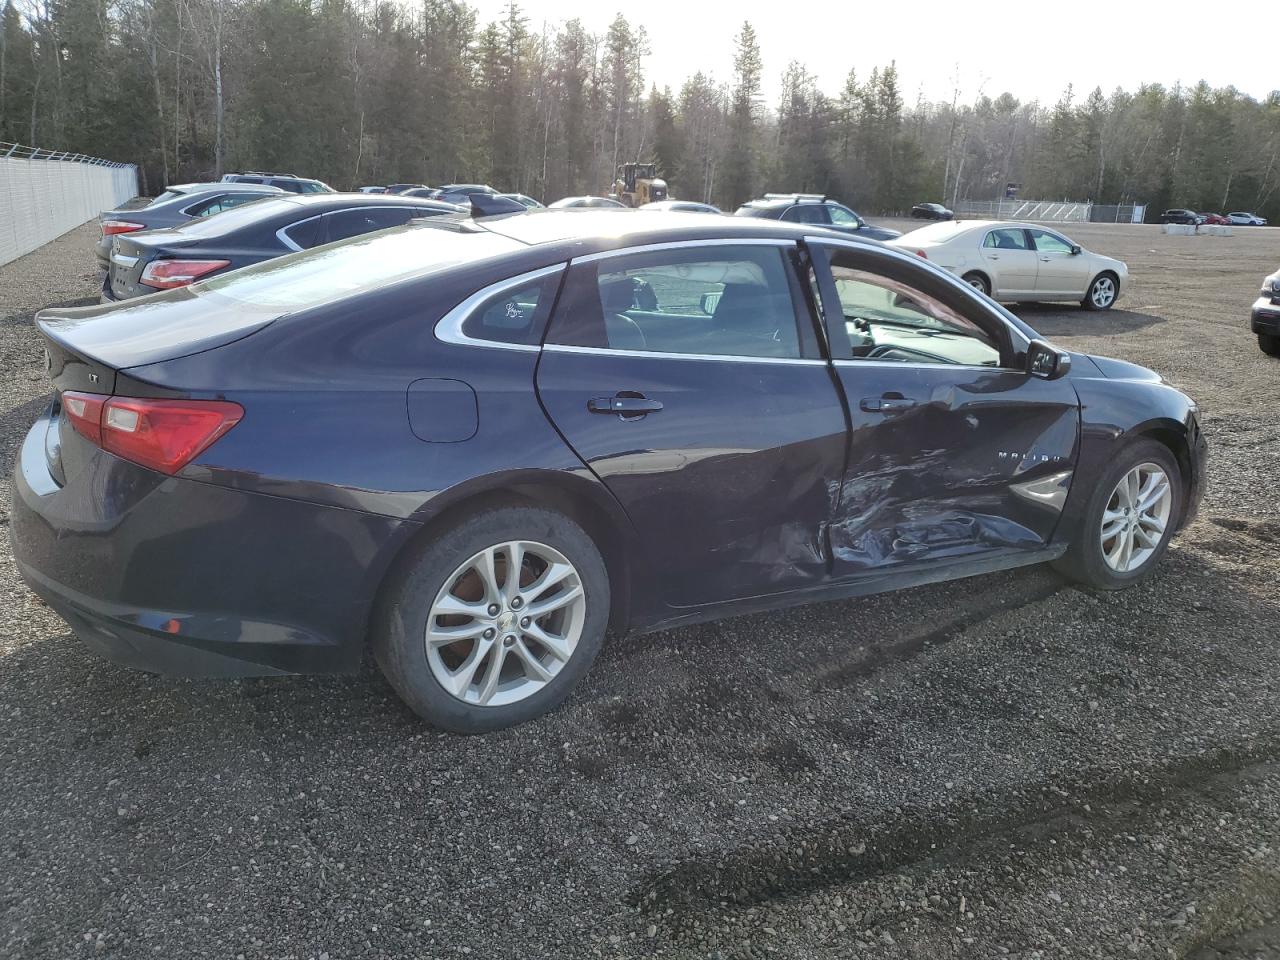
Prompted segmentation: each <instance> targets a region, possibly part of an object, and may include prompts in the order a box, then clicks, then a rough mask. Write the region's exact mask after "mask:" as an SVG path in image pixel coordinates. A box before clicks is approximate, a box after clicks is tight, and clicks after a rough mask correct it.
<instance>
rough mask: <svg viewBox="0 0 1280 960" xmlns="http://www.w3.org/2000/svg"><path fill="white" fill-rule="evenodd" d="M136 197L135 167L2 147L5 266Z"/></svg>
mask: <svg viewBox="0 0 1280 960" xmlns="http://www.w3.org/2000/svg"><path fill="white" fill-rule="evenodd" d="M137 193H138V168H137V166H135V165H134V164H131V163H114V162H112V161H110V160H103V159H102V158H100V157H90V156H87V155H86V154H83V153H70V152H67V151H59V150H45V149H42V148H39V147H26V146H23V145H21V144H17V143H3V142H0V264H5V263H8V262H9V261H11V260H16V259H17V258H18V257H20V256H22V255H23V254H24V253H30V252H31V251H32V250H35V249H36V248H37V247H40V246H43V245H44V244H46V243H48V242H49V241H50V240H52V239H54V238H55V237H59V236H61V235H62V234H64V233H66V232H67V231H68V230H71V229H72V228H74V227H78V226H80V224H82V223H84V222H85V221H87V220H92V219H93V218H94V217H96V216H97V215H98V214H99V213H101V212H102V211H103V210H109V209H111V208H112V207H115V206H118V205H119V204H121V203H123V202H124V201H126V200H129V199H131V198H133V197H135V196H137Z"/></svg>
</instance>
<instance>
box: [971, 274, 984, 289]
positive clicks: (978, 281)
mask: <svg viewBox="0 0 1280 960" xmlns="http://www.w3.org/2000/svg"><path fill="white" fill-rule="evenodd" d="M969 286H971V287H973V289H975V290H977V291H978V292H979V293H986V292H987V282H986V281H985V280H983V279H982V278H981V277H978V276H975V277H973V278H972V279H970V280H969Z"/></svg>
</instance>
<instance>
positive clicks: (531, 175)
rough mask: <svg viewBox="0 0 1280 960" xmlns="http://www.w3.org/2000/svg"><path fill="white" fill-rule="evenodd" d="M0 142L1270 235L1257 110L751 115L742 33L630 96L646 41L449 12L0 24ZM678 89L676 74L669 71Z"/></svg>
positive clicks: (334, 0)
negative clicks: (721, 49)
mask: <svg viewBox="0 0 1280 960" xmlns="http://www.w3.org/2000/svg"><path fill="white" fill-rule="evenodd" d="M0 3H2V4H3V8H2V10H3V16H2V17H0V26H2V27H3V29H2V30H0V141H16V142H22V143H27V144H32V145H37V146H44V147H53V148H58V149H67V150H74V151H80V152H84V153H90V154H94V155H98V156H104V157H107V158H110V159H113V160H123V161H130V162H135V163H138V164H139V165H140V166H141V167H142V170H143V174H144V178H145V179H144V186H145V187H146V189H147V190H148V191H149V192H155V191H156V190H157V189H158V188H159V187H160V186H162V185H163V184H164V183H166V182H175V181H180V180H191V179H197V178H208V177H214V176H217V175H218V174H220V173H221V172H222V171H226V170H244V169H266V170H275V171H282V172H293V173H297V174H299V175H303V176H313V177H319V178H320V179H323V180H326V181H328V182H330V183H332V184H333V185H334V186H336V187H339V188H350V187H353V186H359V185H362V184H371V183H388V182H393V181H414V182H425V183H432V184H435V183H445V182H451V181H453V182H457V181H466V182H487V183H491V184H493V185H495V186H497V187H499V188H502V189H506V190H518V191H521V192H524V193H529V194H532V195H533V196H536V197H539V198H541V199H545V200H553V199H556V198H558V197H562V196H567V195H575V194H582V193H599V192H602V191H604V190H605V189H606V188H607V185H608V184H609V183H610V182H611V181H612V179H613V172H614V171H615V169H616V167H617V164H619V163H621V162H623V161H625V160H635V159H641V160H656V161H657V162H658V164H659V166H660V168H661V171H662V173H663V174H664V175H665V176H666V178H667V179H668V181H669V183H670V185H671V190H672V193H673V195H674V196H678V197H686V198H692V199H698V200H708V201H711V202H713V203H716V204H718V205H720V206H722V207H726V208H732V207H733V206H735V205H736V204H738V203H740V202H741V201H743V200H745V199H747V198H749V197H751V196H754V195H757V194H759V193H760V192H762V191H765V190H774V191H782V190H788V191H789V190H802V191H821V192H827V193H830V194H832V195H835V196H839V197H841V198H842V199H844V200H845V201H847V202H850V203H853V204H855V205H857V206H858V207H859V208H861V209H863V210H864V211H866V212H879V213H887V212H894V211H901V210H904V209H905V208H907V207H909V206H910V205H911V204H913V203H916V202H919V201H921V200H925V199H929V200H941V201H944V202H948V203H949V202H952V201H953V200H955V199H957V198H971V199H994V198H997V197H999V196H1001V195H1002V194H1003V191H1004V187H1005V184H1006V183H1009V182H1014V183H1019V184H1021V196H1024V197H1035V198H1044V199H1073V200H1086V199H1092V200H1095V201H1097V202H1106V203H1116V202H1132V201H1137V202H1143V203H1147V204H1149V205H1151V206H1152V207H1153V208H1156V209H1160V208H1163V207H1166V206H1189V207H1193V208H1195V209H1199V210H1226V209H1256V210H1258V211H1259V212H1260V213H1263V214H1264V215H1270V217H1272V218H1273V219H1280V196H1278V194H1277V189H1276V188H1277V185H1278V184H1280V156H1278V155H1280V93H1272V94H1271V95H1270V96H1268V97H1267V98H1265V99H1263V100H1257V99H1254V98H1252V97H1249V96H1246V95H1244V94H1242V93H1241V92H1240V91H1238V90H1236V89H1234V88H1231V87H1227V88H1223V89H1213V88H1210V87H1209V86H1208V85H1207V84H1205V83H1200V84H1197V85H1196V86H1194V87H1190V88H1183V87H1176V86H1175V87H1173V88H1166V87H1163V86H1160V85H1157V84H1151V85H1146V86H1143V87H1141V88H1139V89H1138V90H1136V91H1125V90H1115V91H1113V92H1111V93H1109V94H1108V93H1104V92H1103V91H1102V90H1100V89H1094V90H1092V91H1088V90H1077V89H1075V88H1073V87H1072V86H1070V85H1068V84H1067V83H1066V81H1067V80H1068V79H1069V78H1064V88H1065V90H1064V93H1063V95H1062V96H1061V98H1060V99H1059V100H1058V101H1057V102H1056V103H1054V104H1047V105H1046V104H1040V103H1036V102H1023V101H1021V100H1019V99H1018V98H1017V97H1016V96H1015V95H1014V94H1012V93H1001V94H1000V95H998V96H989V95H987V94H985V93H982V94H979V95H977V96H976V97H966V98H962V97H960V96H959V95H958V94H957V95H955V96H953V97H950V98H948V99H947V100H945V101H943V102H934V101H928V100H925V99H923V98H921V97H910V96H908V95H906V94H904V89H903V88H904V80H903V79H902V78H900V77H899V75H898V71H897V69H896V67H895V66H894V64H893V63H892V60H891V57H892V51H891V50H890V51H885V52H884V54H883V60H882V62H879V63H875V62H869V63H863V62H858V63H850V64H849V73H848V77H847V80H846V82H845V83H844V85H843V87H842V88H841V89H839V90H821V89H819V87H818V84H817V82H816V81H815V79H814V76H813V75H812V74H811V73H810V72H809V70H808V69H807V68H806V67H805V65H804V64H802V63H798V62H792V63H790V64H788V65H786V67H785V69H784V70H783V71H782V73H781V84H780V90H781V94H780V96H778V97H777V98H776V102H766V100H765V99H764V96H763V76H764V71H765V65H764V64H763V62H762V60H761V56H760V50H759V45H758V43H757V38H756V33H755V31H754V29H753V28H752V26H751V25H750V24H749V23H747V24H743V25H742V26H741V27H740V28H739V29H738V30H737V31H736V35H735V36H733V37H730V36H728V35H726V36H725V37H723V38H708V42H709V43H719V42H725V43H728V42H733V43H734V44H735V45H736V57H735V60H734V69H733V73H732V76H730V77H727V78H715V77H712V76H710V75H708V74H706V73H704V72H701V71H697V70H692V69H691V72H690V75H689V77H688V79H687V80H685V81H684V83H683V84H682V85H681V86H680V88H679V89H678V90H677V89H672V88H661V89H659V88H657V87H656V86H654V85H652V84H651V83H648V82H647V79H646V77H645V73H644V68H643V65H644V62H645V58H646V56H647V55H648V54H650V53H655V54H659V55H660V53H661V44H662V37H661V36H660V35H657V34H654V35H650V34H648V33H647V32H646V30H645V28H644V27H643V26H642V25H641V24H639V23H638V22H633V21H631V20H628V19H627V17H625V16H624V15H622V14H619V15H618V16H617V17H616V18H615V19H614V20H613V22H612V23H611V25H610V26H609V28H608V29H607V30H606V31H605V32H604V33H603V34H602V35H597V34H593V33H592V32H591V31H589V30H588V29H587V28H586V27H585V26H584V25H583V24H582V23H581V22H580V21H579V20H569V21H568V22H566V23H563V24H560V25H557V26H555V27H546V28H543V27H541V26H537V25H534V24H533V23H532V22H531V21H530V19H529V18H528V17H527V16H526V15H525V14H524V13H523V12H522V11H521V9H520V8H519V7H518V6H517V5H516V4H514V3H512V4H511V5H510V6H509V7H508V8H507V10H506V12H505V14H504V16H502V17H501V18H500V19H499V20H497V21H495V22H492V23H482V22H480V20H479V18H478V17H477V14H476V12H475V11H474V10H473V9H472V8H470V7H469V6H467V5H466V4H465V3H462V2H458V0H421V2H419V3H390V2H372V0H0ZM692 66H693V65H691V67H692Z"/></svg>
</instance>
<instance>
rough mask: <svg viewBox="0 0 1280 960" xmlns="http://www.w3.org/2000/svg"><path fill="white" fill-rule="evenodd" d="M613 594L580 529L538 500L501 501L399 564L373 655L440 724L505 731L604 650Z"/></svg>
mask: <svg viewBox="0 0 1280 960" xmlns="http://www.w3.org/2000/svg"><path fill="white" fill-rule="evenodd" d="M609 602H610V601H609V578H608V576H607V574H606V571H605V566H604V561H603V559H602V558H601V556H600V552H599V550H597V549H596V546H595V544H594V543H593V542H592V540H591V538H590V537H589V536H588V535H587V534H586V532H584V531H583V530H582V528H581V527H579V526H578V525H577V524H576V523H574V522H573V521H572V520H570V519H569V518H568V517H566V516H564V515H562V514H559V513H556V512H554V511H550V510H545V509H542V508H539V507H501V508H497V509H493V510H488V511H485V512H483V513H479V514H476V515H475V516H472V517H470V518H468V519H467V520H465V521H463V522H462V523H460V524H459V525H457V526H455V527H453V528H452V529H450V530H447V531H446V532H444V533H443V534H441V535H440V536H439V538H438V539H436V540H434V541H432V542H430V543H428V544H427V545H426V546H425V547H423V548H421V549H420V550H419V551H418V553H417V554H415V555H414V556H412V557H411V558H410V559H409V560H408V561H407V562H406V563H405V564H403V565H402V567H401V570H400V572H399V574H398V575H397V576H396V579H395V580H394V581H393V582H392V583H391V584H389V586H388V590H387V601H386V607H385V609H384V611H383V612H382V614H383V615H382V617H381V618H380V619H381V623H380V625H379V628H378V629H377V631H376V633H375V635H374V638H373V649H374V656H375V658H376V660H377V662H378V665H379V666H380V667H381V668H382V672H383V673H384V674H385V675H386V677H387V680H388V681H389V682H390V683H391V685H392V686H393V687H394V688H395V690H396V692H397V693H399V694H400V697H401V699H403V700H404V701H405V702H406V703H407V704H408V705H409V706H410V707H411V708H413V710H414V711H415V712H416V713H418V714H419V715H420V716H421V717H423V718H424V719H426V720H428V721H429V722H431V723H432V724H434V725H435V726H438V727H442V728H443V729H446V730H452V731H454V732H456V733H484V732H487V731H490V730H498V729H501V728H503V727H508V726H512V725H513V724H517V723H523V722H524V721H526V720H531V719H533V718H534V717H537V716H540V715H542V714H544V713H546V712H547V711H549V710H552V709H553V708H555V707H556V706H558V705H559V704H560V702H561V701H563V700H564V698H565V697H567V696H568V695H569V692H570V691H571V690H572V689H573V687H574V685H575V684H576V683H577V682H578V680H580V679H581V678H582V676H583V675H584V674H585V673H586V672H587V670H588V669H589V668H590V666H591V663H592V661H593V660H594V659H595V657H596V654H597V653H598V652H599V650H600V646H601V644H602V643H603V640H604V634H605V629H606V627H607V626H608V622H609Z"/></svg>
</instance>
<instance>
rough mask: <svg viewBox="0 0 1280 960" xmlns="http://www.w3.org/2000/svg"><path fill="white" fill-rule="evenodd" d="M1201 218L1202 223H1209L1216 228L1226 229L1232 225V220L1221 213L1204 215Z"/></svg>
mask: <svg viewBox="0 0 1280 960" xmlns="http://www.w3.org/2000/svg"><path fill="white" fill-rule="evenodd" d="M1200 216H1201V217H1202V219H1201V221H1200V222H1201V223H1207V224H1210V225H1211V226H1215V227H1225V226H1228V225H1229V224H1230V223H1231V221H1230V220H1228V219H1227V218H1226V217H1224V216H1223V215H1222V214H1220V213H1202V214H1200Z"/></svg>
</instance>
